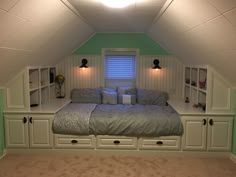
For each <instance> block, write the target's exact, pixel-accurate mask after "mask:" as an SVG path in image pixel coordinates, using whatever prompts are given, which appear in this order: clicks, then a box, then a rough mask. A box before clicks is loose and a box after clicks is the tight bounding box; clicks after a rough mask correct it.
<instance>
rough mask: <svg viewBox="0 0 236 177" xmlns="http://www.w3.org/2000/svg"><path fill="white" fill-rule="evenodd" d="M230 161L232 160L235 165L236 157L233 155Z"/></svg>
mask: <svg viewBox="0 0 236 177" xmlns="http://www.w3.org/2000/svg"><path fill="white" fill-rule="evenodd" d="M230 159H231V160H232V161H233V162H234V163H236V155H234V154H232V155H231V157H230Z"/></svg>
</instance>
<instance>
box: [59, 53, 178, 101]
mask: <svg viewBox="0 0 236 177" xmlns="http://www.w3.org/2000/svg"><path fill="white" fill-rule="evenodd" d="M83 58H87V59H88V66H89V68H88V69H86V70H82V69H80V68H79V66H80V64H81V60H82V59H83ZM155 58H158V59H159V61H160V65H161V67H162V69H161V70H158V71H156V70H153V69H152V67H153V59H155ZM57 73H58V74H63V75H64V76H65V78H66V80H65V88H66V96H67V97H68V96H70V91H71V89H73V88H96V87H101V86H103V85H104V74H103V60H102V57H101V56H95V55H91V56H82V55H72V56H68V57H67V58H65V59H64V60H63V61H61V62H60V63H59V64H57ZM182 78H183V64H182V63H181V62H180V61H179V60H178V59H177V58H175V57H173V56H140V57H139V58H138V59H137V80H136V85H137V88H145V89H158V90H163V91H167V92H168V93H169V95H170V97H171V98H173V97H181V95H182V83H183V81H182Z"/></svg>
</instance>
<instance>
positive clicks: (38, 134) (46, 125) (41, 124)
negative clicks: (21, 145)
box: [29, 115, 53, 148]
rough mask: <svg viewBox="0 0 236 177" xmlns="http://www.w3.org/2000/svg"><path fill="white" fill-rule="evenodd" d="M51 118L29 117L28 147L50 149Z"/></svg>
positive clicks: (41, 116)
mask: <svg viewBox="0 0 236 177" xmlns="http://www.w3.org/2000/svg"><path fill="white" fill-rule="evenodd" d="M52 118H53V116H49V115H47V116H43V115H30V116H29V132H30V147H32V148H51V147H52V144H53V143H52V142H53V141H52V130H51V129H52V128H51V127H52V124H51V122H52V121H51V120H52Z"/></svg>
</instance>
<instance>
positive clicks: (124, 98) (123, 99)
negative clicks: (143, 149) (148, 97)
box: [118, 94, 136, 104]
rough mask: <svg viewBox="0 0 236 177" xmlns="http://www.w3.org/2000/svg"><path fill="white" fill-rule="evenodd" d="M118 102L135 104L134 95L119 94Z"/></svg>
mask: <svg viewBox="0 0 236 177" xmlns="http://www.w3.org/2000/svg"><path fill="white" fill-rule="evenodd" d="M118 100H119V104H136V95H127V94H123V95H119V97H118Z"/></svg>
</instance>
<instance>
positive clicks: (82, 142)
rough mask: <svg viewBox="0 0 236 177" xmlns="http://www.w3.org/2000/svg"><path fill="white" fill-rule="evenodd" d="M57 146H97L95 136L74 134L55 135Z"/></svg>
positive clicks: (91, 147)
mask: <svg viewBox="0 0 236 177" xmlns="http://www.w3.org/2000/svg"><path fill="white" fill-rule="evenodd" d="M55 148H80V149H83V148H86V149H88V148H90V149H93V148H95V137H94V136H93V135H90V136H73V135H58V134H57V135H55Z"/></svg>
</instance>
